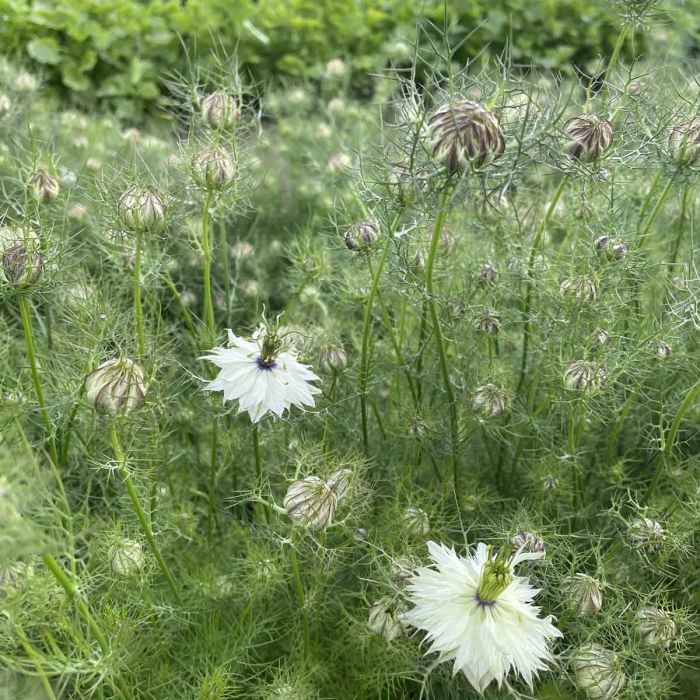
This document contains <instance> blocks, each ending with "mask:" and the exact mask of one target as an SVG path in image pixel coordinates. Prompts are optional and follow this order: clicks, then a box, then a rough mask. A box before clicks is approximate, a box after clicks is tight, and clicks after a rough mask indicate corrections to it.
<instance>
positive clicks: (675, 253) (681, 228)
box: [669, 184, 691, 267]
mask: <svg viewBox="0 0 700 700" xmlns="http://www.w3.org/2000/svg"><path fill="white" fill-rule="evenodd" d="M690 189H691V188H690V185H689V184H686V185H685V187H684V188H683V197H682V198H681V213H680V216H679V217H678V233H677V234H676V240H675V241H674V243H673V250H672V251H671V260H670V261H669V267H673V266H674V265H675V264H676V259H677V258H678V251H679V250H680V247H681V240H682V239H683V233H684V225H685V213H686V211H687V208H688V197H689V196H690Z"/></svg>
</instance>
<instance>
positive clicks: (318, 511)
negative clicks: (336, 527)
mask: <svg viewBox="0 0 700 700" xmlns="http://www.w3.org/2000/svg"><path fill="white" fill-rule="evenodd" d="M336 505H337V497H336V495H335V493H334V492H333V489H332V488H331V487H330V486H329V484H328V483H326V482H325V481H324V480H323V479H320V478H319V477H317V476H307V477H306V478H305V479H299V480H298V481H294V482H293V483H291V484H290V485H289V488H288V489H287V495H286V496H285V497H284V507H285V508H286V509H287V514H288V515H289V517H290V518H291V519H292V521H293V522H294V524H295V525H301V526H303V527H308V528H309V529H311V530H325V529H326V528H327V527H328V526H329V525H330V524H331V523H332V522H333V518H334V517H335V509H336Z"/></svg>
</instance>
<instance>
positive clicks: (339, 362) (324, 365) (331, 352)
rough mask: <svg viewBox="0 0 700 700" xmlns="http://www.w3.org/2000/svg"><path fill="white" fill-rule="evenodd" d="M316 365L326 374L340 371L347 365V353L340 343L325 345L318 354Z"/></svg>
mask: <svg viewBox="0 0 700 700" xmlns="http://www.w3.org/2000/svg"><path fill="white" fill-rule="evenodd" d="M318 366H319V367H320V368H321V370H322V371H324V372H327V373H328V374H335V373H336V372H342V371H343V370H344V369H346V368H347V366H348V354H347V353H346V352H345V349H344V348H343V347H342V346H341V345H327V346H326V347H324V348H322V349H321V352H320V353H319V355H318Z"/></svg>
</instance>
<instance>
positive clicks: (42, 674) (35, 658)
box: [16, 628, 57, 700]
mask: <svg viewBox="0 0 700 700" xmlns="http://www.w3.org/2000/svg"><path fill="white" fill-rule="evenodd" d="M16 634H17V637H18V639H19V643H20V644H21V645H22V649H24V653H25V654H26V655H27V658H28V659H29V660H30V661H31V662H32V664H33V666H34V668H35V669H36V672H37V675H38V676H39V679H40V680H41V685H42V686H43V688H44V692H45V693H46V696H47V697H48V698H49V700H57V698H56V695H55V693H54V692H53V688H52V687H51V683H50V682H49V677H48V675H47V674H46V671H45V670H44V667H43V666H42V664H41V654H40V653H39V652H38V651H37V650H36V649H35V648H34V647H33V646H32V643H31V642H30V641H29V640H28V639H27V637H26V635H25V634H24V632H23V630H22V629H20V628H18V629H17V631H16Z"/></svg>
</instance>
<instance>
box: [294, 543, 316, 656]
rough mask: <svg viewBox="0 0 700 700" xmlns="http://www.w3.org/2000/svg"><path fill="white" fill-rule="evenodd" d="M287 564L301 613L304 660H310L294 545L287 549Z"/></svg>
mask: <svg viewBox="0 0 700 700" xmlns="http://www.w3.org/2000/svg"><path fill="white" fill-rule="evenodd" d="M289 564H290V566H291V568H292V575H293V577H294V587H295V589H296V593H297V599H298V601H299V610H300V611H301V616H302V617H301V624H302V630H303V635H304V656H305V658H307V659H309V658H311V657H310V656H309V652H310V647H311V635H310V634H309V618H308V617H307V615H306V610H304V608H305V607H306V596H305V595H304V584H303V583H302V581H301V573H300V572H299V562H298V561H297V552H296V549H294V545H293V544H292V545H290V547H289Z"/></svg>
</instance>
